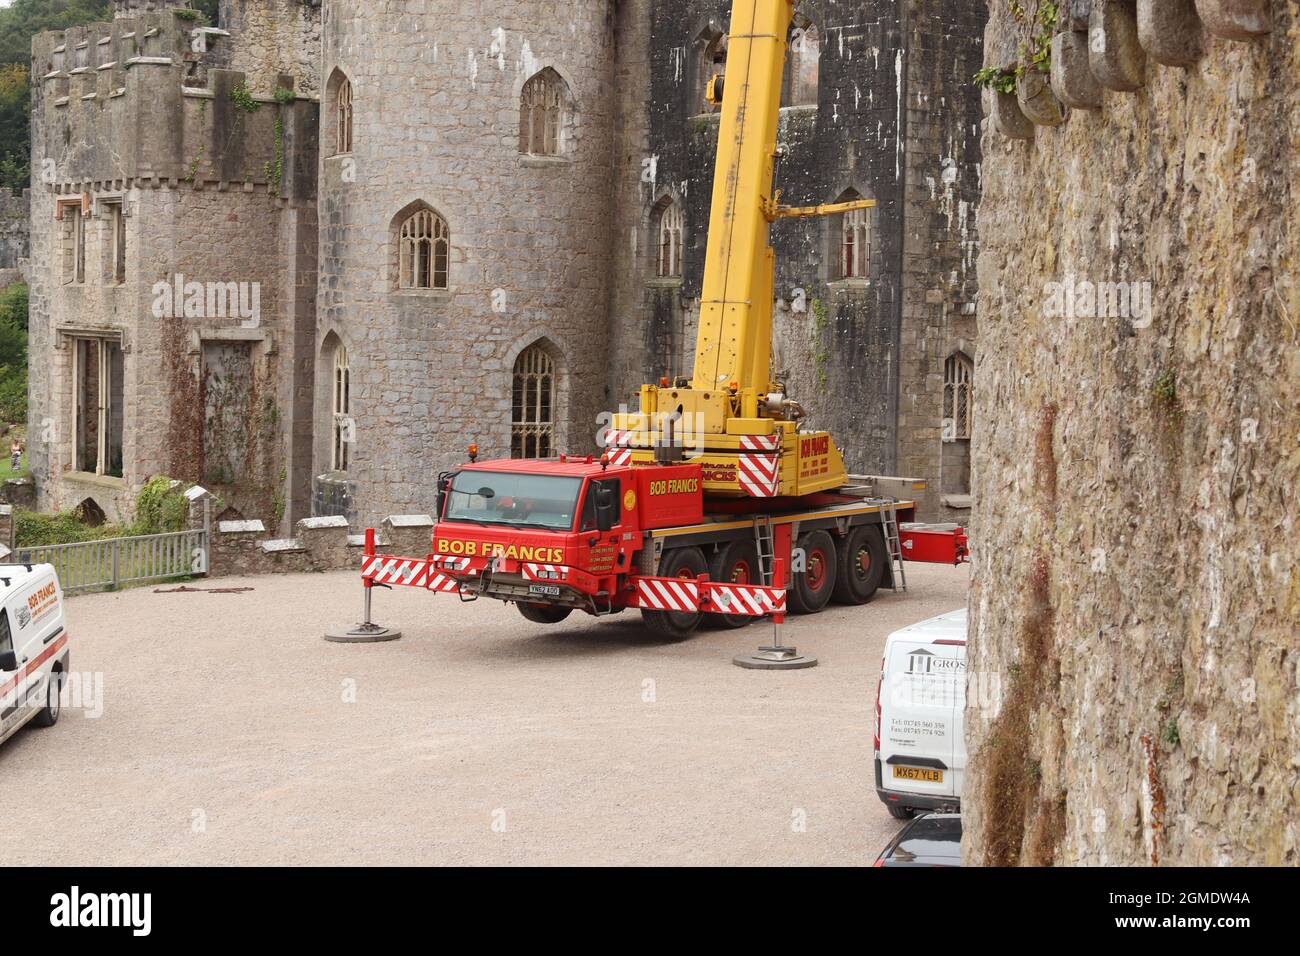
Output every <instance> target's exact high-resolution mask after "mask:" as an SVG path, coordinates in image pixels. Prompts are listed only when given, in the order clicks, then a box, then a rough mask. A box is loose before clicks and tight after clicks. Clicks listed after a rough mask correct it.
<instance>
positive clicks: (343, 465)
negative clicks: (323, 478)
mask: <svg viewBox="0 0 1300 956" xmlns="http://www.w3.org/2000/svg"><path fill="white" fill-rule="evenodd" d="M332 395H333V398H332V400H331V406H330V407H331V411H332V413H333V417H332V419H331V432H330V433H331V435H332V438H333V440H332V443H331V446H330V447H331V451H330V468H331V469H332V470H333V471H347V470H348V465H349V464H350V463H351V459H352V430H353V428H354V427H355V426H354V424H353V421H352V369H351V367H350V366H349V365H348V350H347V349H346V348H344V347H343V345H342V343H340V344H339V345H338V347H337V348H335V349H334V382H333V389H332Z"/></svg>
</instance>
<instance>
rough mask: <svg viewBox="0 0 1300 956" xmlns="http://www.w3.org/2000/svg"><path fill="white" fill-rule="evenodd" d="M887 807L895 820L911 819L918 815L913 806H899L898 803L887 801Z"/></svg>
mask: <svg viewBox="0 0 1300 956" xmlns="http://www.w3.org/2000/svg"><path fill="white" fill-rule="evenodd" d="M885 809H886V810H888V811H889V815H890V816H891V817H893V818H894V819H895V820H910V819H912V817H914V816H916V811H915V810H913V809H912V808H911V807H903V806H899V805H898V804H897V803H887V804H885Z"/></svg>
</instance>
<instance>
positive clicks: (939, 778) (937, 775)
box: [894, 767, 943, 783]
mask: <svg viewBox="0 0 1300 956" xmlns="http://www.w3.org/2000/svg"><path fill="white" fill-rule="evenodd" d="M894 779H895V780H919V781H921V782H923V783H943V771H942V770H931V769H929V768H928V767H895V768H894Z"/></svg>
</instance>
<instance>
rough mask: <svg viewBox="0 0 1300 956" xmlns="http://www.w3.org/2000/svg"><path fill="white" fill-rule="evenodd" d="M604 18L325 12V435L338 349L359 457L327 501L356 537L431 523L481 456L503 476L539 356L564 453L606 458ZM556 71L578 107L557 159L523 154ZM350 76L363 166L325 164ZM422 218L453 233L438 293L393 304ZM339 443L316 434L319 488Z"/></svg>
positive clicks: (585, 14)
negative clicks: (547, 372)
mask: <svg viewBox="0 0 1300 956" xmlns="http://www.w3.org/2000/svg"><path fill="white" fill-rule="evenodd" d="M610 10H611V7H610V5H609V4H608V3H606V2H603V0H600V2H598V0H584V2H579V3H565V4H557V3H553V2H543V0H533V2H528V3H519V4H514V5H512V13H511V15H510V16H508V17H504V16H503V17H502V18H501V19H500V21H499V24H498V23H496V22H485V21H484V20H483V18H482V17H481V16H480V11H478V10H471V9H465V10H461V9H459V8H457V7H455V6H454V5H451V4H448V5H442V9H441V12H440V14H439V16H438V17H437V21H436V28H434V26H433V24H432V21H430V22H429V23H428V24H426V21H425V17H424V15H423V14H421V15H419V16H417V15H416V14H414V13H412V12H408V11H404V10H399V9H395V8H394V9H388V8H382V9H374V8H371V7H364V8H361V7H355V8H349V7H345V5H343V4H338V5H330V6H329V7H328V8H327V10H326V16H325V27H324V29H325V32H324V65H323V71H322V72H323V75H324V76H325V77H326V81H325V83H324V93H323V99H324V103H323V109H322V116H323V118H324V121H323V125H322V141H323V142H324V143H326V144H330V145H329V148H328V149H325V150H323V152H322V160H321V167H320V183H321V185H320V189H321V204H320V215H321V246H320V255H321V260H320V266H321V276H320V295H319V315H320V325H319V343H320V351H319V353H318V366H319V368H320V369H321V373H320V375H318V379H317V403H318V416H317V420H318V421H321V422H328V421H329V417H330V416H329V412H330V409H329V407H328V404H329V402H330V393H331V388H330V378H329V376H330V374H331V372H332V367H333V361H334V354H335V350H336V349H337V348H338V347H339V346H340V345H341V346H342V347H344V348H346V349H347V355H348V359H349V363H350V369H351V381H352V391H351V398H352V407H351V412H352V418H353V420H354V421H355V441H354V442H353V443H352V462H351V467H350V468H349V470H348V474H347V475H346V479H345V481H346V488H347V490H346V491H345V492H341V491H340V490H339V489H338V488H333V487H330V483H331V482H333V481H335V480H336V478H337V476H336V478H332V479H330V480H329V481H326V482H323V483H318V493H317V499H318V501H319V502H322V503H326V504H328V505H330V506H332V507H341V508H343V510H345V511H347V512H348V513H350V514H352V515H355V516H356V517H357V519H358V522H357V523H362V524H365V523H373V521H374V520H375V519H376V517H378V516H382V515H384V514H388V513H397V512H410V511H417V512H427V511H429V510H430V509H432V507H433V500H434V490H435V479H436V475H437V473H438V472H439V471H440V470H442V469H445V468H448V467H450V466H452V465H454V464H456V463H459V462H461V461H463V460H464V458H465V449H466V447H467V446H468V445H469V444H470V443H471V442H475V441H476V442H477V443H478V445H479V447H480V449H481V453H482V455H483V457H484V458H495V457H509V455H510V439H511V412H512V410H511V388H512V379H511V373H512V370H513V367H514V362H515V359H516V356H517V355H518V354H519V353H520V352H521V351H522V350H523V349H525V348H527V347H529V346H530V345H533V344H536V343H540V344H541V345H542V346H543V347H544V348H545V349H546V351H547V352H548V354H549V355H550V356H551V358H552V360H553V361H554V363H555V366H556V370H557V381H558V387H557V403H556V412H555V418H556V422H557V432H558V436H557V443H556V450H557V452H558V451H571V452H575V453H576V452H588V451H591V450H593V449H594V448H595V445H596V441H595V439H596V432H597V422H596V416H597V413H598V412H599V411H600V410H602V409H603V408H604V407H605V405H606V400H605V395H604V384H605V367H606V364H607V356H606V349H605V330H606V321H607V307H608V301H609V292H608V288H609V268H608V266H609V249H610V246H611V243H612V242H613V236H612V232H611V227H610V215H609V213H610V205H611V201H612V194H611V189H610V185H609V182H610V177H609V166H610V157H611V152H612V120H613V113H614V109H615V101H614V96H613V94H612V92H611V90H612V84H613V75H614V73H613V71H614V49H615V47H614V36H613V34H614V26H613V23H612V21H611V20H610V19H609V16H610ZM547 67H550V68H552V69H554V70H555V71H556V72H557V73H559V74H560V76H561V77H563V79H564V80H565V81H566V83H567V85H568V88H569V91H570V93H571V96H572V101H573V104H574V111H575V112H574V115H575V120H574V122H573V125H572V128H571V129H570V130H568V135H569V136H570V137H571V138H570V140H569V142H570V143H571V149H570V150H568V152H567V155H566V156H564V157H563V158H551V157H545V158H543V157H529V156H525V155H523V154H521V152H520V146H519V124H520V96H521V91H522V88H523V85H524V83H525V82H526V81H527V80H529V79H530V78H531V77H532V76H534V75H535V74H536V73H538V72H539V71H541V70H542V69H544V68H547ZM344 76H346V77H347V78H348V80H349V81H350V82H351V85H352V93H353V109H354V129H353V148H352V152H351V154H350V155H332V153H333V152H334V149H333V142H334V141H333V140H332V139H331V136H332V133H333V130H334V128H335V127H334V104H335V99H334V97H335V94H336V90H337V88H338V84H339V83H340V82H341V80H342V77H344ZM418 204H424V205H426V206H428V207H429V208H431V209H432V210H434V211H435V212H436V213H437V214H438V215H439V216H441V217H442V218H443V219H445V221H446V222H447V224H448V227H449V230H450V242H451V256H450V272H449V280H448V284H449V287H448V289H447V290H445V291H437V290H424V291H399V289H398V287H397V286H398V277H397V275H396V263H397V252H396V250H397V233H398V230H399V228H400V223H401V221H402V220H403V219H404V218H405V216H406V215H409V213H410V212H412V211H413V210H414V209H415V208H417V205H418ZM330 440H331V434H330V429H329V428H328V427H323V428H321V429H319V430H318V434H317V438H316V460H317V475H318V476H320V475H324V474H326V473H327V472H328V470H329V468H330V465H331V460H330ZM340 480H341V479H340Z"/></svg>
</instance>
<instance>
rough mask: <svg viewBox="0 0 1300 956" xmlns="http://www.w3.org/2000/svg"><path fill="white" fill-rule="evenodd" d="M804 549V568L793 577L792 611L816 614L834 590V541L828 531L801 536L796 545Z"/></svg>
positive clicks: (791, 592)
mask: <svg viewBox="0 0 1300 956" xmlns="http://www.w3.org/2000/svg"><path fill="white" fill-rule="evenodd" d="M795 546H796V547H798V548H801V549H802V550H803V554H804V570H803V573H801V574H796V575H795V576H794V581H793V586H792V587H791V588H790V589H789V594H788V600H789V605H790V610H791V611H792V612H794V613H795V614H816V613H817V612H818V611H820V610H821V609H822V608H824V607H825V606H826V605H827V604H828V603H829V602H830V599H831V594H832V592H834V590H835V577H836V570H835V568H836V561H835V542H834V540H832V538H831V536H830V534H829V533H827V532H825V531H809V532H808V533H807V534H801V535H799V541H798V543H797V544H796V545H795Z"/></svg>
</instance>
